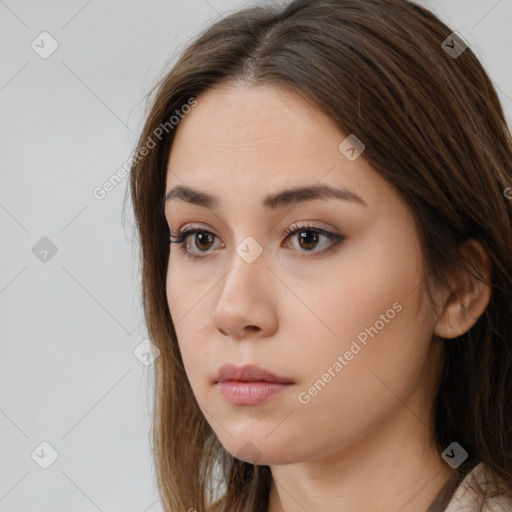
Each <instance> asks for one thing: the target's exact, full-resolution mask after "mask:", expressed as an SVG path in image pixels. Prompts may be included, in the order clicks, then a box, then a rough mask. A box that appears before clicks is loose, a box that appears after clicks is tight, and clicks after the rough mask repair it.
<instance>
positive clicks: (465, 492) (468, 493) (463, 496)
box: [445, 463, 512, 512]
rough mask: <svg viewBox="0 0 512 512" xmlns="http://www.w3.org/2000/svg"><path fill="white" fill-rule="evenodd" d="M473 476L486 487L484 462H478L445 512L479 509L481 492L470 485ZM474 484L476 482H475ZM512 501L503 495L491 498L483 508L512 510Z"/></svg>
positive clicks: (501, 511) (494, 511) (485, 511)
mask: <svg viewBox="0 0 512 512" xmlns="http://www.w3.org/2000/svg"><path fill="white" fill-rule="evenodd" d="M473 477H475V479H476V480H477V481H478V483H481V484H483V487H484V488H485V481H486V471H485V466H484V464H483V463H480V464H478V465H477V466H475V467H474V468H473V470H472V471H470V472H469V473H468V474H467V475H466V477H465V478H464V480H463V481H462V482H461V484H460V485H459V487H458V488H457V489H456V491H455V493H454V495H453V497H452V499H451V501H450V503H449V504H448V507H447V508H446V509H445V512H476V511H478V509H479V505H480V501H481V499H482V498H479V494H478V493H476V492H475V491H474V490H473V489H471V488H470V487H469V483H470V482H471V481H472V480H473ZM473 485H474V483H473ZM511 511H512V501H510V500H507V499H506V498H505V497H503V496H497V497H495V498H489V500H488V501H487V503H486V505H485V506H484V507H483V508H482V512H511Z"/></svg>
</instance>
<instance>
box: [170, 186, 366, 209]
mask: <svg viewBox="0 0 512 512" xmlns="http://www.w3.org/2000/svg"><path fill="white" fill-rule="evenodd" d="M175 199H180V200H181V201H185V202H187V203H191V204H194V205H197V206H202V207H205V208H209V209H212V210H215V209H217V208H218V207H219V204H220V201H219V199H218V198H217V197H215V196H212V195H210V194H207V193H206V192H202V191H200V190H195V189H192V188H190V187H187V186H185V185H177V186H176V187H174V188H172V189H171V190H169V192H167V194H166V196H165V199H164V206H165V205H166V204H167V203H169V202H170V201H172V200H175ZM314 199H342V200H344V201H350V202H353V203H358V204H361V205H363V206H368V204H367V203H366V202H365V201H363V199H361V197H359V196H358V195H357V194H356V193H355V192H352V191H351V190H348V189H344V188H337V187H332V186H330V185H312V186H303V187H296V188H291V189H286V190H283V191H281V192H278V193H277V194H273V195H269V196H267V197H265V199H264V200H263V206H264V207H265V208H269V209H272V210H276V209H278V208H282V207H284V206H288V205H292V204H293V205H295V204H297V203H300V202H303V201H312V200H314Z"/></svg>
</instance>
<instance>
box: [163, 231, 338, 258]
mask: <svg viewBox="0 0 512 512" xmlns="http://www.w3.org/2000/svg"><path fill="white" fill-rule="evenodd" d="M303 232H308V233H317V234H319V235H324V236H326V237H327V238H329V239H331V240H333V243H332V244H331V245H330V247H327V248H326V249H323V250H322V251H319V252H318V254H325V253H327V252H329V251H331V250H332V249H334V248H335V247H336V246H337V245H338V244H339V243H340V242H342V241H343V240H345V237H343V236H341V235H337V234H335V233H331V232H330V231H326V230H325V229H322V228H315V227H313V226H310V225H309V224H308V225H307V226H300V225H297V224H294V225H292V226H290V227H289V228H288V229H286V231H285V233H286V234H287V235H288V236H287V237H286V238H288V237H290V236H292V235H294V234H296V233H303ZM195 233H207V234H211V235H213V236H214V237H216V235H215V234H214V233H211V232H210V231H207V230H205V229H201V228H195V227H192V228H190V229H184V230H183V231H180V232H179V233H177V234H172V233H171V235H170V243H171V244H178V245H179V250H180V251H181V252H182V253H183V254H185V256H187V257H188V258H190V259H194V260H197V259H200V258H207V257H208V256H197V255H196V253H193V252H190V251H188V250H187V248H186V246H185V244H184V242H185V241H186V240H187V238H188V237H189V236H191V235H193V234H195ZM173 238H174V240H172V239H173ZM200 252H201V251H200ZM208 252H211V251H207V252H206V254H207V253H208ZM298 252H300V253H304V252H306V253H308V252H311V253H315V252H316V251H314V249H312V250H311V251H298ZM203 253H204V251H203ZM301 257H305V256H302V255H301Z"/></svg>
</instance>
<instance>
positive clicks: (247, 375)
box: [214, 364, 293, 384]
mask: <svg viewBox="0 0 512 512" xmlns="http://www.w3.org/2000/svg"><path fill="white" fill-rule="evenodd" d="M225 381H242V382H273V383H279V384H293V381H292V380H290V379H287V378H285V377H280V376H279V375H275V374H274V373H272V372H270V371H268V370H265V369H263V368H260V367H259V366H256V365H253V364H247V365H244V366H236V365H234V364H225V365H224V366H222V367H221V369H220V371H219V373H218V374H217V376H216V377H215V379H214V384H216V383H218V382H225Z"/></svg>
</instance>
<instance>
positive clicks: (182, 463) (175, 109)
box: [130, 0, 512, 512]
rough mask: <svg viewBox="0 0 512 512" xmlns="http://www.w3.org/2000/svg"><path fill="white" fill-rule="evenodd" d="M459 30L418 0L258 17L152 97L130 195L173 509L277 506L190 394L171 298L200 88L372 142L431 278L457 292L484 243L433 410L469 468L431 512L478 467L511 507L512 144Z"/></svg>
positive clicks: (221, 28)
mask: <svg viewBox="0 0 512 512" xmlns="http://www.w3.org/2000/svg"><path fill="white" fill-rule="evenodd" d="M452 32H453V31H452V30H451V29H450V28H449V27H448V26H446V25H445V24H444V23H443V22H441V21H440V20H439V19H438V18H437V17H436V16H435V15H434V14H433V13H432V12H430V11H428V10H427V9H425V8H423V7H420V6H418V5H416V4H414V3H411V2H409V1H407V0H364V1H363V0H294V1H292V2H289V3H287V4H286V5H282V6H258V7H250V8H246V9H244V10H241V11H237V12H234V13H231V14H229V15H228V16H226V17H224V18H222V19H220V20H219V21H217V22H215V23H214V24H213V25H211V26H209V27H206V28H205V29H203V31H202V33H201V34H200V35H199V36H197V37H196V39H195V40H194V41H193V42H192V43H190V44H189V45H188V46H187V47H186V49H185V50H184V51H183V52H182V53H181V55H180V57H179V59H178V60H177V62H176V63H175V64H174V65H173V66H172V69H171V70H170V71H169V72H168V73H166V74H165V76H164V77H163V78H162V79H161V80H160V81H159V82H158V83H157V84H156V85H155V87H154V88H153V89H152V90H151V91H150V94H149V95H148V98H147V99H148V103H149V104H150V107H149V109H148V110H149V112H147V115H146V119H145V125H144V127H143V130H142V133H141V135H140V139H139V141H138V144H137V148H136V154H135V157H134V160H133V162H132V165H131V171H130V172H131V174H130V192H131V196H130V198H131V200H132V203H133V208H134V214H135V220H136V227H137V231H138V235H140V238H139V243H140V247H141V255H140V256H141V272H142V303H143V307H144V314H145V320H146V325H147V329H148V334H149V337H150V339H151V340H152V342H153V343H154V344H155V345H156V346H157V347H158V349H159V350H160V357H158V358H157V359H156V360H155V379H156V382H155V403H154V429H153V436H154V454H155V462H156V470H157V478H158V487H159V492H160V496H161V499H162V502H163V506H164V507H165V510H166V511H167V512H171V511H172V512H181V511H183V512H185V511H189V510H194V511H197V512H206V511H207V510H216V511H224V512H228V511H229V512H256V511H265V510H266V509H267V506H268V495H269V489H270V484H271V478H272V477H271V472H270V468H269V467H268V466H265V465H257V464H251V463H249V462H244V461H242V460H240V459H238V458H236V457H233V456H232V455H230V454H229V453H228V452H227V450H225V449H224V448H223V446H222V445H221V444H220V442H219V440H218V438H217V437H216V435H215V433H214V432H213V430H212V429H211V427H210V425H209V424H208V422H207V420H206V418H205V416H204V415H203V413H202V411H201V409H200V408H199V406H198V404H197V402H196V400H195V398H194V395H193V393H192V389H191V387H190V384H189V382H188V379H187V377H186V374H185V370H184V367H183V362H182V359H181V355H180V351H179V348H178V343H177V339H176V333H175V330H174V325H173V322H172V319H171V315H170V312H169V308H168V304H167V300H166V290H165V282H166V271H167V264H168V258H169V229H168V226H167V223H166V221H165V217H164V213H163V207H162V203H163V198H164V194H165V185H166V168H167V162H168V158H169V152H170V150H171V145H172V141H173V138H174V133H175V131H176V129H177V126H178V124H177V123H179V119H181V117H182V116H184V115H186V113H187V112H189V111H190V110H191V109H192V108H193V107H194V104H197V103H195V102H197V101H200V98H199V96H200V94H201V93H202V92H204V91H206V90H208V89H209V88H211V87H213V86H214V85H216V84H220V83H230V82H231V83H233V82H235V81H236V82H241V83H244V84H248V85H258V84H261V85H275V86H280V87H288V88H290V89H292V90H294V91H296V92H298V93H299V94H300V95H301V96H302V97H304V99H306V101H309V102H310V103H311V104H312V105H314V106H315V108H317V109H318V110H319V111H320V112H322V113H323V114H325V116H327V117H328V118H329V119H330V120H332V122H333V123H334V124H335V126H336V127H338V128H339V130H340V132H341V133H344V134H356V136H357V137H358V138H359V139H360V140H361V141H363V143H364V144H365V151H364V155H363V156H364V158H365V159H366V160H367V161H368V162H369V163H370V164H371V165H372V167H373V168H374V170H375V171H376V172H378V173H379V174H380V175H381V176H382V177H384V178H385V179H386V180H387V181H388V182H389V183H390V184H392V185H393V186H394V187H395V189H396V191H397V193H398V194H399V196H400V197H401V199H402V200H403V201H404V202H405V203H406V204H407V205H408V207H409V208H410V211H411V212H412V214H413V216H414V218H415V222H416V225H417V229H418V233H419V237H420V242H421V246H422V253H423V258H424V270H425V278H426V279H427V280H428V281H430V282H432V283H439V284H441V285H443V286H446V287H450V283H451V281H450V276H453V275H454V274H455V273H458V272H461V271H464V270H466V271H468V272H470V273H471V274H472V275H475V274H476V272H477V271H476V270H475V267H474V266H473V265H472V260H471V258H468V257H467V255H466V254H465V253H464V252H463V251H461V246H462V243H463V242H465V241H466V240H469V239H476V240H478V241H479V242H480V243H481V244H482V245H483V247H484V248H485V250H486V251H487V253H488V255H489V259H490V261H491V264H492V280H491V282H488V283H487V284H488V285H489V286H491V288H492V293H491V298H490V302H489V304H488V306H487V308H486V310H485V312H484V313H483V314H482V315H481V316H480V318H479V319H478V321H477V322H476V323H475V325H474V326H473V327H472V328H471V329H470V330H469V331H467V332H466V333H465V334H463V335H462V336H460V337H458V338H455V339H450V340H446V341H445V351H444V359H443V367H442V369H441V377H440V381H439V388H438V392H437V396H436V398H435V401H434V403H433V407H432V425H431V427H432V432H433V436H434V437H435V441H436V444H437V446H438V449H439V452H440V453H441V452H442V451H443V450H444V449H445V448H446V447H447V446H449V445H450V444H451V443H452V442H453V441H456V442H457V443H459V444H460V445H461V446H462V447H463V448H464V449H465V450H466V451H467V452H468V454H469V457H468V459H467V460H466V461H465V462H464V463H463V464H462V465H460V466H459V467H458V468H457V470H456V471H455V472H454V473H453V476H452V477H451V478H450V480H449V481H448V482H447V483H446V485H445V486H444V487H443V488H442V489H441V491H440V492H439V493H438V495H437V497H436V498H435V500H434V501H433V502H432V503H431V505H430V507H429V509H428V512H441V511H443V510H444V509H445V508H446V505H447V503H448V501H449V500H450V498H451V496H452V494H453V492H454V490H455V488H456V487H457V486H458V485H459V484H460V482H461V481H462V479H463V477H464V476H465V475H467V474H468V472H469V471H470V470H471V469H472V468H474V467H475V465H476V464H478V463H480V462H483V463H484V464H485V465H486V466H487V467H488V468H489V470H490V473H491V474H492V475H494V478H495V481H496V485H498V484H502V486H501V488H500V489H498V491H497V492H496V494H498V493H501V494H505V495H512V393H511V391H512V356H511V352H512V298H511V295H512V228H511V218H512V215H511V213H512V200H511V199H509V198H510V197H512V188H510V187H512V140H511V134H510V129H509V127H508V126H507V122H506V120H505V116H504V114H503V110H502V107H501V105H500V102H499V99H498V97H497V94H496V91H495V89H494V87H493V85H492V83H491V81H490V79H489V77H488V75H487V74H486V72H485V70H484V68H483V67H482V65H481V64H480V62H479V61H478V59H477V57H476V56H475V54H474V53H473V51H472V50H471V48H470V47H468V48H466V49H464V46H463V45H461V41H460V40H458V39H457V38H456V36H454V35H452ZM450 37H451V39H450ZM454 52H455V53H454ZM155 90H156V94H154V95H153V93H154V92H155ZM151 97H152V98H151ZM171 119H174V120H171ZM150 141H151V142H150ZM477 277H478V278H480V279H482V280H484V279H483V278H482V277H481V276H478V275H477ZM484 282H486V281H485V280H484ZM429 297H430V298H431V295H429ZM217 480H219V481H220V487H218V486H217V487H215V485H214V483H215V482H216V481H217ZM483 494H485V492H484V493H483ZM482 497H483V496H482ZM213 502H216V506H215V507H212V506H211V504H212V503H213Z"/></svg>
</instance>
